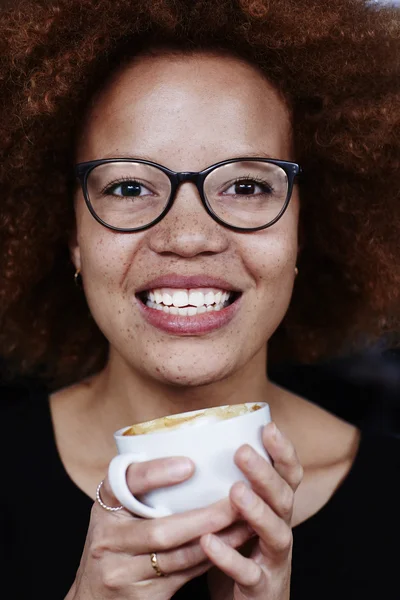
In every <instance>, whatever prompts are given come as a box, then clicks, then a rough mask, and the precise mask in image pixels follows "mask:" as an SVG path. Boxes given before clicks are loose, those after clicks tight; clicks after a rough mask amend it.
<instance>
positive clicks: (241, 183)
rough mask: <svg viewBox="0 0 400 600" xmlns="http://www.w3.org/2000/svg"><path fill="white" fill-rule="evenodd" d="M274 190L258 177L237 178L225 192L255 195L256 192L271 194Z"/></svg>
mask: <svg viewBox="0 0 400 600" xmlns="http://www.w3.org/2000/svg"><path fill="white" fill-rule="evenodd" d="M271 192H272V188H271V186H270V185H269V184H268V183H267V182H266V181H263V180H258V179H250V178H248V179H247V178H246V179H237V180H236V181H235V182H234V183H233V184H232V185H230V187H229V188H228V189H226V190H225V191H224V192H223V194H226V195H231V194H232V195H235V196H253V195H256V194H269V193H271Z"/></svg>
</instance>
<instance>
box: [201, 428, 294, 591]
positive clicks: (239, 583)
mask: <svg viewBox="0 0 400 600" xmlns="http://www.w3.org/2000/svg"><path fill="white" fill-rule="evenodd" d="M263 443H264V446H265V449H266V450H267V452H268V454H269V455H270V457H271V459H272V460H273V463H274V466H272V465H271V464H269V463H268V462H267V461H266V460H265V459H264V458H262V457H261V456H260V455H259V454H258V453H257V452H255V451H254V450H253V449H252V448H251V447H250V446H248V445H245V446H241V447H240V448H239V450H238V451H237V452H236V455H235V462H236V464H237V466H238V467H239V468H240V469H241V470H242V471H243V473H244V474H245V475H246V477H247V479H248V480H249V481H250V483H251V486H252V488H250V487H249V486H248V485H246V484H245V483H244V482H237V483H235V484H234V485H233V486H232V488H231V491H230V500H231V503H232V505H233V506H234V507H235V508H236V509H237V510H238V512H239V513H240V514H241V515H242V517H243V520H245V521H246V522H247V523H248V525H249V526H250V527H251V528H252V529H253V530H254V532H255V534H256V535H257V538H258V540H257V543H256V544H255V546H254V549H253V551H252V553H251V555H250V557H249V558H246V557H245V556H243V555H241V554H240V553H239V552H238V551H237V550H234V549H233V548H230V547H229V546H227V545H225V544H224V543H223V542H221V541H220V540H219V539H218V538H217V537H216V536H215V535H213V534H208V535H204V536H202V537H201V538H200V543H201V546H202V548H203V550H204V552H205V553H206V554H207V556H208V557H209V559H210V561H212V563H214V565H215V566H216V567H217V568H218V569H219V570H220V571H222V573H221V572H217V575H216V576H214V581H213V587H214V586H215V587H214V590H215V592H216V595H215V597H216V598H218V599H221V600H222V599H223V600H225V598H226V599H227V600H228V599H229V600H288V599H289V597H290V574H291V559H292V542H293V537H292V528H291V521H292V512H293V502H294V493H295V491H296V489H297V488H298V487H299V485H300V482H301V480H302V478H303V468H302V466H301V464H300V462H299V460H298V457H297V454H296V450H295V448H294V446H293V444H292V443H291V442H290V441H289V440H288V439H287V438H286V437H284V436H283V434H282V433H281V432H280V431H279V430H278V429H277V427H276V425H275V424H274V423H269V424H268V425H266V426H265V427H264V430H263ZM224 574H225V575H227V576H228V577H229V578H231V580H233V582H232V585H230V586H229V588H230V589H229V591H226V590H227V585H226V584H227V578H226V577H224ZM216 588H219V591H218V590H217V589H216ZM214 590H212V592H213V591H214ZM213 595H214V594H213Z"/></svg>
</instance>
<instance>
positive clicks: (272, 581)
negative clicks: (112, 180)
mask: <svg viewBox="0 0 400 600" xmlns="http://www.w3.org/2000/svg"><path fill="white" fill-rule="evenodd" d="M249 155H255V156H260V155H266V156H270V157H275V158H280V159H286V160H294V157H293V156H292V147H291V121H290V113H289V111H288V109H287V107H286V104H285V102H284V99H283V98H282V97H281V96H280V95H279V93H278V92H277V91H276V90H275V89H274V88H273V87H272V86H271V84H270V83H269V82H268V81H267V80H266V79H265V78H264V77H263V75H262V74H261V73H260V72H259V71H258V70H257V69H255V68H254V67H253V66H251V65H249V64H247V63H245V62H243V61H240V60H238V59H236V58H233V57H227V56H215V55H211V54H198V55H195V56H190V57H188V56H170V55H160V56H157V57H154V56H153V57H140V58H138V59H136V60H135V62H133V63H132V64H130V65H129V66H128V67H124V69H123V70H122V71H120V72H118V73H116V74H115V75H114V77H113V78H112V79H111V80H110V81H109V82H108V83H107V85H106V86H105V88H104V89H103V90H102V91H101V92H100V94H98V95H97V96H96V98H95V99H94V101H93V103H92V106H91V109H90V111H89V112H88V115H87V117H86V122H85V126H84V129H83V131H82V135H81V138H80V142H79V144H78V148H77V162H81V161H87V160H93V159H97V158H107V157H118V156H121V157H129V156H134V157H138V158H147V159H149V160H152V161H154V162H157V163H160V164H163V165H165V166H167V167H169V168H171V169H173V170H176V171H198V170H201V169H204V168H205V167H207V166H209V165H211V164H213V163H216V162H218V161H220V160H225V159H227V158H233V157H240V156H249ZM75 208H76V235H75V237H74V239H73V240H71V257H72V260H73V262H74V264H75V266H76V268H80V269H81V272H82V276H83V282H84V289H85V294H86V297H87V300H88V303H89V307H90V310H91V313H92V315H93V318H94V319H95V321H96V322H97V324H98V325H99V327H100V328H101V330H102V331H103V333H104V334H105V336H106V337H107V339H108V340H109V342H110V355H109V360H108V363H107V365H106V367H105V369H104V370H103V371H102V372H101V373H98V374H97V375H95V376H94V377H92V378H90V379H88V380H87V381H85V382H80V383H78V384H77V385H75V386H72V387H71V388H68V389H66V390H60V391H59V392H57V393H55V394H53V396H52V397H51V411H52V415H53V423H54V429H55V436H56V440H57V445H58V449H59V452H60V456H61V459H62V460H63V463H64V465H65V468H66V470H67V472H68V473H69V474H70V476H71V478H72V479H73V481H74V482H75V483H76V484H77V485H78V486H79V487H80V488H81V489H82V490H83V491H85V493H87V494H88V495H89V496H91V497H92V498H94V497H95V489H96V485H97V483H98V482H99V481H100V480H101V479H104V478H105V475H106V472H107V466H108V463H109V461H110V459H111V458H112V456H113V455H114V453H115V450H114V445H113V438H112V433H113V432H114V431H115V430H116V429H118V428H120V427H123V426H125V425H127V424H130V423H138V422H141V421H145V420H148V419H152V418H155V417H159V416H163V415H166V414H172V413H178V412H182V411H186V410H194V409H197V408H203V407H207V406H217V405H222V404H227V403H229V404H235V403H240V402H243V398H244V397H245V398H247V399H250V398H251V400H252V401H255V402H257V401H267V402H268V403H269V404H270V408H271V413H272V415H273V418H274V421H275V423H276V424H277V425H278V428H279V429H278V431H279V430H280V431H281V432H282V434H283V435H282V436H279V433H278V434H276V433H275V430H274V425H273V424H271V425H269V426H267V427H266V428H265V430H264V433H263V441H264V445H265V448H266V450H267V451H268V452H269V453H270V455H271V457H272V458H273V460H274V468H273V467H272V466H271V465H269V464H268V463H267V462H266V461H264V460H263V459H261V458H260V457H258V456H257V455H254V453H253V452H252V450H251V448H250V447H248V446H243V447H242V448H240V449H239V450H238V452H237V454H236V458H235V460H236V462H237V465H238V466H239V468H241V469H242V471H243V472H244V473H245V474H246V476H247V477H248V479H249V480H250V482H251V486H252V490H251V489H250V488H246V486H244V485H242V484H240V483H237V484H235V485H234V486H233V487H232V489H231V493H230V497H229V498H227V499H225V500H223V501H221V502H220V503H217V504H216V505H213V506H211V507H208V508H206V509H202V510H200V511H192V512H188V513H185V514H184V515H179V518H177V517H167V518H165V519H156V520H153V521H148V520H142V519H136V518H134V517H133V516H132V515H131V514H130V513H128V512H127V511H125V510H122V511H120V512H117V513H108V512H107V511H105V510H104V509H102V508H101V507H100V506H99V505H98V504H97V503H96V504H95V505H94V508H93V512H92V518H91V523H90V526H89V531H88V537H87V542H86V546H85V549H84V553H83V557H82V562H81V566H80V569H79V572H78V574H77V579H76V581H75V583H74V585H73V587H72V588H71V591H70V594H69V595H68V599H69V600H70V599H75V600H83V599H85V600H86V599H91V598H130V599H131V600H133V599H135V600H139V599H141V598H143V599H144V598H152V599H153V598H155V599H157V598H159V599H163V598H170V597H171V595H172V594H173V593H174V592H175V591H176V590H177V589H179V588H180V587H181V586H182V585H183V583H185V581H187V580H189V579H191V578H192V577H194V576H196V575H198V574H200V573H201V572H205V571H206V570H208V569H210V566H213V567H214V568H213V569H212V570H211V571H210V577H209V581H210V584H209V585H210V589H211V592H212V595H213V597H214V598H218V600H221V599H225V598H226V599H227V598H230V599H232V598H234V599H235V600H239V599H240V600H244V599H249V600H250V598H251V599H254V600H258V599H260V600H261V598H263V599H264V600H265V599H266V598H267V599H268V600H285V599H287V598H289V584H290V562H291V546H292V536H291V527H292V526H293V525H294V524H296V523H299V522H301V521H302V520H304V519H306V518H308V517H309V516H311V515H312V514H314V513H315V512H316V511H317V510H319V508H321V506H323V504H325V502H326V501H327V500H328V499H329V497H330V496H331V495H332V493H333V492H334V491H335V489H336V487H337V485H338V484H339V483H340V481H341V480H342V479H343V477H344V476H345V475H346V473H347V472H348V470H349V469H350V467H351V464H352V461H353V459H354V455H355V453H356V449H357V443H358V435H359V433H358V431H357V430H356V429H355V428H353V427H352V426H350V425H348V424H346V423H343V422H342V421H340V420H338V419H336V418H335V417H333V416H332V415H329V414H328V413H326V412H325V411H322V410H321V409H319V408H317V407H315V406H313V405H311V404H310V403H308V402H306V401H305V400H303V399H301V398H298V397H296V396H294V395H293V394H290V393H289V392H287V391H285V390H282V389H280V388H278V387H277V386H275V385H274V384H273V383H271V382H270V381H269V380H268V379H267V377H266V374H265V365H266V360H267V342H268V340H269V338H270V337H271V335H272V334H273V332H274V331H275V330H276V328H277V327H278V325H279V323H280V322H281V321H282V319H283V317H284V315H285V312H286V310H287V307H288V304H289V302H290V298H291V294H292V289H293V285H294V279H295V272H294V269H295V265H296V258H297V253H298V246H297V229H298V217H299V191H298V188H297V186H295V188H294V192H293V197H292V199H291V202H290V204H289V207H288V209H287V211H286V213H285V214H284V215H283V217H282V218H281V219H280V220H279V221H278V222H277V223H276V224H274V225H273V226H272V227H271V228H269V229H266V230H263V231H260V232H256V233H251V234H249V233H237V232H234V231H231V230H229V229H226V228H224V227H221V226H220V225H219V224H217V223H216V222H214V221H213V220H212V219H211V218H210V217H209V215H208V214H207V213H206V212H205V210H204V208H203V206H202V205H201V202H200V199H199V197H198V194H197V190H196V188H195V187H194V186H193V185H192V184H190V183H188V184H184V185H183V186H181V187H180V189H179V191H178V194H177V197H176V200H175V204H174V206H173V207H172V209H171V211H170V212H169V213H168V215H167V216H166V217H165V218H164V219H163V220H162V221H161V222H159V223H158V224H157V225H155V226H154V227H152V228H150V229H148V230H146V231H143V232H137V233H135V234H128V235H127V234H121V233H116V232H113V231H111V230H108V229H106V228H104V227H102V226H101V225H100V224H99V223H97V222H96V221H95V220H94V219H93V217H92V216H91V215H90V213H89V211H88V210H87V208H86V206H85V204H84V200H83V197H82V194H81V192H80V191H79V190H77V193H76V198H75ZM164 273H179V274H184V275H192V274H201V273H205V274H212V275H214V276H220V277H222V278H225V279H226V278H227V277H229V281H230V282H231V283H232V285H233V286H234V287H238V288H240V289H241V290H242V297H241V300H240V303H241V304H240V308H239V310H238V313H237V314H236V316H235V318H234V319H233V320H232V321H231V322H230V323H229V324H228V325H225V326H224V327H222V328H220V329H218V330H216V331H213V332H212V333H208V334H203V335H196V336H172V335H169V334H166V333H163V332H162V331H160V330H158V329H156V328H154V327H152V326H151V325H149V324H148V323H147V322H145V321H144V319H143V318H142V316H141V314H140V312H139V310H138V307H137V305H136V303H135V300H134V295H135V291H136V290H137V289H138V288H139V287H141V286H142V285H143V284H144V283H146V281H149V280H150V279H153V278H154V277H157V276H159V275H161V274H164ZM309 432H312V433H311V434H310V433H309ZM83 444H85V448H87V452H86V453H85V457H82V453H81V451H80V448H82V445H83ZM316 457H317V458H316ZM184 462H185V459H183V458H182V459H180V460H179V459H170V460H163V461H161V462H160V461H153V462H151V463H143V464H141V465H133V466H131V467H130V469H129V470H128V484H129V486H130V488H131V490H132V492H133V493H135V494H141V493H144V492H145V491H148V490H150V489H155V488H157V487H160V486H162V485H167V484H169V485H171V484H173V483H176V482H177V481H181V480H183V479H186V478H187V477H189V476H191V474H192V473H193V468H194V467H193V465H191V464H190V463H189V472H186V474H182V473H181V474H180V475H179V474H177V472H176V469H175V471H174V469H173V467H174V466H175V467H176V466H177V465H179V464H183V463H184ZM186 462H187V461H186ZM303 474H304V476H303ZM300 482H302V484H301V486H300V487H299V485H300ZM245 491H248V493H249V494H250V497H249V501H248V502H247V503H244V502H243V492H245ZM295 492H296V495H295ZM102 497H103V500H104V501H105V502H106V503H107V504H109V505H111V506H112V505H114V506H115V505H117V504H118V502H117V501H116V500H115V498H114V497H113V495H112V493H111V490H110V488H109V485H108V481H107V478H105V482H104V485H103V488H102ZM245 523H247V524H249V525H250V526H251V528H252V530H253V532H252V533H249V530H248V529H247V527H246V525H245ZM251 537H253V540H252V545H250V546H249V547H248V550H247V551H246V553H245V554H246V556H244V553H243V552H242V553H239V552H237V551H236V550H235V548H237V547H239V546H241V545H242V544H243V543H244V542H246V541H248V540H249V539H250V538H251ZM218 541H219V546H218V545H217V546H216V547H213V545H212V542H218ZM177 548H179V550H177ZM153 551H156V552H157V554H158V561H159V564H160V567H161V568H162V570H163V572H164V573H167V574H168V575H169V576H168V578H167V579H162V578H157V577H156V576H155V573H154V571H153V570H152V567H151V565H150V559H149V553H150V552H153ZM266 594H267V595H266Z"/></svg>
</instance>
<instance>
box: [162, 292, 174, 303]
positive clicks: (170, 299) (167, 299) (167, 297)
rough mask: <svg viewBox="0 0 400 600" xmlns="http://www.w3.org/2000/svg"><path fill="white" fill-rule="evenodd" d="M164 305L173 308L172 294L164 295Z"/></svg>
mask: <svg viewBox="0 0 400 600" xmlns="http://www.w3.org/2000/svg"><path fill="white" fill-rule="evenodd" d="M162 303H163V304H165V306H171V304H172V296H171V295H170V294H168V292H164V293H163V294H162Z"/></svg>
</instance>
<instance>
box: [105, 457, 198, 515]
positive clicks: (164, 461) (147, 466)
mask: <svg viewBox="0 0 400 600" xmlns="http://www.w3.org/2000/svg"><path fill="white" fill-rule="evenodd" d="M194 469H195V466H194V463H193V461H191V460H190V459H189V458H186V457H183V456H182V457H179V456H177V457H169V458H157V459H155V460H149V461H146V462H141V463H134V464H132V465H130V466H129V468H128V470H127V473H126V480H127V483H128V487H129V489H130V490H131V492H132V494H134V495H135V496H139V495H141V494H145V493H147V492H150V491H152V490H155V489H157V488H160V487H168V486H171V485H175V484H176V483H180V482H182V481H185V480H186V479H188V478H189V477H191V475H192V474H193V473H194ZM101 498H102V500H103V502H104V503H105V504H107V506H119V505H120V503H119V502H118V500H116V498H115V496H114V494H113V492H112V490H111V487H110V484H109V482H108V477H106V478H105V480H104V482H103V485H102V488H101Z"/></svg>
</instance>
